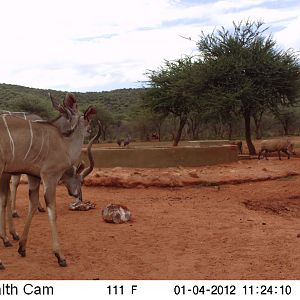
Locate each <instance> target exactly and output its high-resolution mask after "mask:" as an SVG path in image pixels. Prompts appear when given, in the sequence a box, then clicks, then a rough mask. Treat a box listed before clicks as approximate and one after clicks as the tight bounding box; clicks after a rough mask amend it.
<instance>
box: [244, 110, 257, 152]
mask: <svg viewBox="0 0 300 300" xmlns="http://www.w3.org/2000/svg"><path fill="white" fill-rule="evenodd" d="M244 119H245V138H246V143H247V146H248V150H249V154H250V155H256V150H255V147H254V145H253V143H252V140H251V117H250V113H244Z"/></svg>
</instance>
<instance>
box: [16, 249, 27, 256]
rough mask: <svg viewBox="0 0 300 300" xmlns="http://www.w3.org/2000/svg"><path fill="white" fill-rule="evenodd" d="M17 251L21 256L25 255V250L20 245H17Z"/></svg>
mask: <svg viewBox="0 0 300 300" xmlns="http://www.w3.org/2000/svg"><path fill="white" fill-rule="evenodd" d="M18 252H19V254H20V255H21V256H22V257H25V256H26V250H25V249H23V248H22V247H21V246H20V247H19V249H18Z"/></svg>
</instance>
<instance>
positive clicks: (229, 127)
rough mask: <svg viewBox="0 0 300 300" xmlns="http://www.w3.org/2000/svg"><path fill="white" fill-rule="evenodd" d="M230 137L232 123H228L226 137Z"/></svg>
mask: <svg viewBox="0 0 300 300" xmlns="http://www.w3.org/2000/svg"><path fill="white" fill-rule="evenodd" d="M231 138H232V123H231V122H229V123H228V139H229V140H231Z"/></svg>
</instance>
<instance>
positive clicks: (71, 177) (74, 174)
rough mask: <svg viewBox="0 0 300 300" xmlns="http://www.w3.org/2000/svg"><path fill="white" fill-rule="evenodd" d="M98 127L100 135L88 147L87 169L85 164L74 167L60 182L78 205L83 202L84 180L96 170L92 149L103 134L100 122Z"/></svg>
mask: <svg viewBox="0 0 300 300" xmlns="http://www.w3.org/2000/svg"><path fill="white" fill-rule="evenodd" d="M98 126H99V129H98V133H97V134H96V135H95V136H94V137H93V138H92V139H91V140H90V142H89V143H88V146H87V154H88V158H89V166H88V167H86V168H85V165H84V162H81V163H79V164H78V165H77V166H72V167H71V168H69V169H68V170H67V171H66V172H65V173H64V175H63V176H62V178H61V180H60V181H61V183H63V184H64V185H65V186H66V188H67V190H68V192H69V195H70V196H73V197H75V198H76V203H79V202H82V191H81V186H82V184H83V180H84V178H85V177H86V176H88V175H89V174H90V173H91V172H92V171H93V168H94V159H93V155H92V151H91V149H92V145H93V143H94V142H95V141H96V140H98V138H99V136H100V134H101V125H100V123H99V122H98Z"/></svg>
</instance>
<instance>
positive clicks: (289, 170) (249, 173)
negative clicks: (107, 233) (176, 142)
mask: <svg viewBox="0 0 300 300" xmlns="http://www.w3.org/2000/svg"><path fill="white" fill-rule="evenodd" d="M299 174H300V160H299V159H290V160H286V159H285V160H282V161H279V160H278V159H276V158H271V159H269V160H268V161H263V160H260V161H259V160H248V161H239V162H236V163H232V164H226V165H217V166H207V167H197V168H183V167H178V168H164V169H161V168H157V169H137V168H112V169H95V170H94V172H93V173H92V174H91V175H90V176H89V177H88V178H86V179H85V181H84V182H85V185H87V186H110V187H122V188H133V187H183V186H190V185H204V186H210V185H221V184H240V183H245V182H252V181H253V182H255V181H264V180H274V179H279V178H284V177H289V176H295V175H299Z"/></svg>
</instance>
